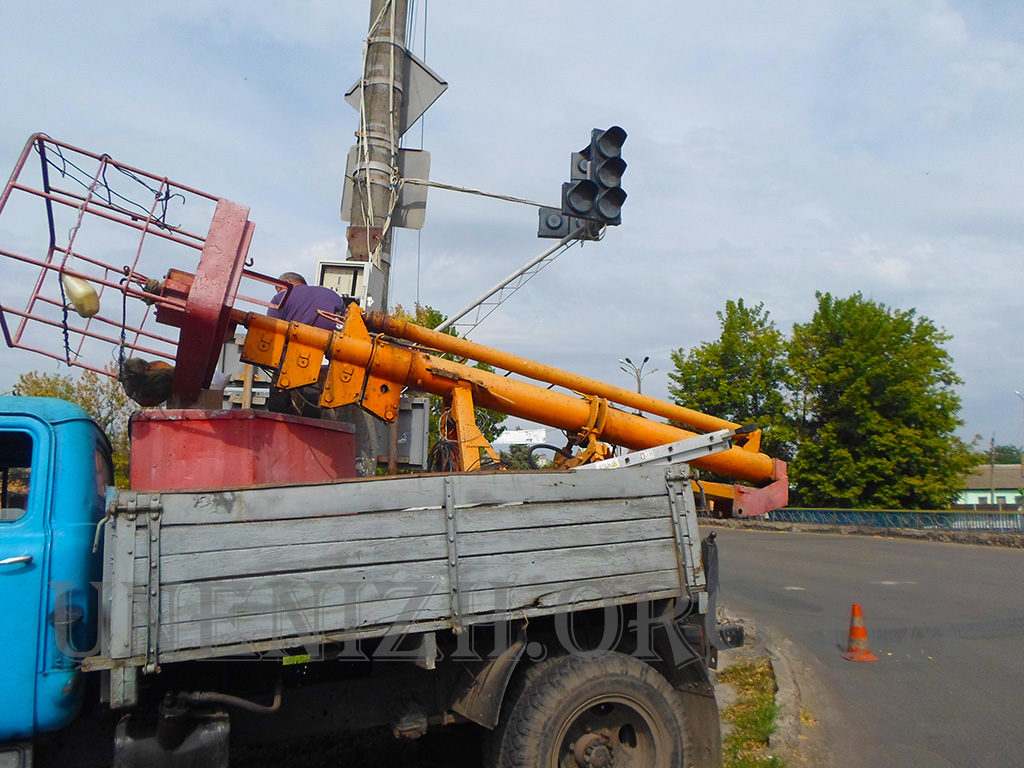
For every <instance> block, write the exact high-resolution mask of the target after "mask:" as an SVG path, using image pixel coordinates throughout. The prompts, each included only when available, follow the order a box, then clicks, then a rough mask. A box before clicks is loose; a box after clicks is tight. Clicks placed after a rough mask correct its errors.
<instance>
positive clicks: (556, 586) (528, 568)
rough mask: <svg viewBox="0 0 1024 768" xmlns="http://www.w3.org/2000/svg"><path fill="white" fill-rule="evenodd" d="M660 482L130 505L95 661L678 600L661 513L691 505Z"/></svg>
mask: <svg viewBox="0 0 1024 768" xmlns="http://www.w3.org/2000/svg"><path fill="white" fill-rule="evenodd" d="M683 471H684V472H685V468H684V469H683ZM674 472H675V473H676V474H678V473H679V472H680V469H679V468H676V469H675V470H674ZM665 473H666V470H665V469H664V468H656V469H655V468H652V469H645V468H639V467H638V468H633V469H628V470H615V471H607V472H605V471H601V472H589V473H585V474H584V473H524V474H514V473H502V474H493V475H456V476H448V477H444V476H415V477H414V476H409V477H398V478H387V479H383V480H364V481H348V482H342V483H336V484H332V485H328V486H323V485H321V486H306V487H287V488H263V489H245V490H235V491H225V492H222V493H167V494H162V495H160V496H159V497H155V496H146V497H144V496H141V495H139V496H138V498H137V499H136V500H135V512H133V513H129V512H128V511H127V510H128V508H129V506H130V505H129V504H127V503H123V504H121V505H120V507H119V511H118V513H117V514H116V515H115V520H114V522H113V523H112V524H111V525H110V526H109V528H110V530H108V533H107V550H106V561H107V563H108V567H109V569H110V571H111V574H110V575H111V576H112V577H113V581H112V584H113V587H112V590H111V593H110V595H109V597H110V598H111V607H110V612H109V614H108V618H109V621H110V622H111V625H110V628H109V630H110V631H109V641H108V642H107V643H106V645H105V647H104V654H105V655H107V656H109V658H111V659H120V660H124V662H125V663H128V664H129V665H137V664H138V665H141V664H142V663H143V660H144V661H145V662H146V663H148V664H149V665H151V666H152V665H153V664H155V663H156V662H157V661H173V660H180V659H185V658H205V657H213V656H219V655H224V654H228V653H239V652H241V650H240V649H244V648H245V647H246V646H249V647H251V648H252V649H254V650H256V649H260V650H266V649H268V648H275V647H277V648H285V647H294V646H296V645H301V644H305V643H308V642H317V641H319V640H323V639H325V638H332V639H337V638H339V637H340V636H349V635H355V634H358V635H363V636H366V635H371V636H372V635H375V634H376V635H383V634H386V633H389V632H400V631H426V630H429V629H431V628H437V627H445V626H450V627H454V628H459V627H461V626H466V625H468V624H472V623H475V622H478V621H484V620H490V619H491V618H495V617H504V618H508V617H510V615H511V616H526V615H536V614H538V613H553V612H556V611H557V610H559V609H563V610H564V609H565V608H566V607H568V606H583V605H586V606H599V605H607V604H614V603H621V602H626V601H627V600H635V599H638V596H645V597H664V596H672V595H678V594H679V593H680V592H681V591H683V590H684V589H685V586H684V585H683V584H682V582H681V574H682V573H684V569H683V567H682V566H683V562H682V561H683V560H684V559H685V558H686V557H689V556H692V555H690V554H687V552H688V551H686V550H685V548H684V547H681V546H680V540H679V536H678V533H679V528H680V524H679V523H678V522H677V521H676V520H675V519H674V514H681V515H683V516H685V515H686V514H688V512H689V513H692V509H691V510H689V511H688V510H685V509H684V510H677V509H676V505H674V504H670V503H669V494H668V493H667V490H666V477H665ZM684 495H686V496H688V494H684ZM134 498H135V497H134V495H133V494H131V493H126V494H123V499H122V501H127V500H129V499H134ZM510 500H515V501H514V502H512V503H510ZM147 501H148V502H149V503H150V508H147V507H146V506H145V503H146V502H147ZM385 505H386V506H388V507H392V508H390V509H384V508H382V507H384V506H385ZM398 505H405V508H398ZM412 507H415V508H412ZM133 514H134V519H132V515H133ZM449 514H450V517H449ZM691 565H692V564H691ZM695 586H700V585H699V584H698V585H695ZM154 591H155V593H156V594H154ZM155 632H158V633H159V634H154V633H155Z"/></svg>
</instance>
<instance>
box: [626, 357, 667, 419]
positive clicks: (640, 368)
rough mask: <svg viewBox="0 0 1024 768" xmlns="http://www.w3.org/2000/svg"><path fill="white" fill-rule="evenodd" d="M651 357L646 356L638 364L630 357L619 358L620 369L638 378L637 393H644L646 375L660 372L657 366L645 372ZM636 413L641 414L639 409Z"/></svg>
mask: <svg viewBox="0 0 1024 768" xmlns="http://www.w3.org/2000/svg"><path fill="white" fill-rule="evenodd" d="M650 359H651V358H650V356H649V355H648V356H645V357H644V359H643V360H641V361H640V365H637V364H636V363H634V362H633V361H632V360H630V359H629V358H628V357H622V358H619V370H620V371H622V372H623V373H628V374H629V375H631V376H632V377H633V378H634V379H636V391H637V394H641V395H642V394H643V382H644V377H645V376H650V375H651V374H652V373H657V372H658V369H657V368H651V370H649V371H647V372H644V366H645V365H647V361H648V360H650ZM636 415H637V416H639V415H640V411H639V410H638V411H637V412H636Z"/></svg>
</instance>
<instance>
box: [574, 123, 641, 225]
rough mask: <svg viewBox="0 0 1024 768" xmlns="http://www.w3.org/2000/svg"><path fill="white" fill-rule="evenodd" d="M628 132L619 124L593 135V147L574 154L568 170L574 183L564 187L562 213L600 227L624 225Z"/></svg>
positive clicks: (597, 131) (591, 145)
mask: <svg viewBox="0 0 1024 768" xmlns="http://www.w3.org/2000/svg"><path fill="white" fill-rule="evenodd" d="M625 141H626V132H625V131H624V130H623V129H622V128H620V127H619V126H617V125H613V126H612V127H611V128H608V129H607V130H604V131H602V130H601V129H599V128H595V129H594V130H593V131H591V133H590V144H589V145H588V146H586V147H584V148H583V149H582V150H581V151H580V152H573V154H572V161H571V165H570V169H569V177H570V179H571V181H567V182H566V183H564V184H563V185H562V213H563V214H564V215H566V216H575V217H577V218H580V219H586V220H588V221H596V222H598V223H600V224H607V225H616V224H621V223H622V204H623V203H624V202H625V201H626V192H625V190H624V189H623V188H622V174H623V173H625V171H626V161H625V160H623V159H622V145H623V144H624V143H625Z"/></svg>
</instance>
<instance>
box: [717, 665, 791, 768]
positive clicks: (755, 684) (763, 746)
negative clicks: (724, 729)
mask: <svg viewBox="0 0 1024 768" xmlns="http://www.w3.org/2000/svg"><path fill="white" fill-rule="evenodd" d="M718 679H719V680H721V681H722V682H724V683H729V684H730V685H732V686H734V687H735V688H736V690H737V691H738V692H739V699H738V700H737V701H736V703H735V704H733V705H732V706H731V707H729V708H728V709H726V710H725V711H724V712H723V713H722V718H723V719H724V720H726V721H727V722H730V723H732V725H733V727H734V728H735V730H734V731H733V732H732V733H731V734H729V736H728V737H727V738H726V739H725V743H724V744H722V752H723V754H724V757H725V768H755V767H756V768H764V766H770V767H771V768H786V764H785V762H783V761H782V760H780V759H779V758H777V757H774V756H772V755H769V754H768V737H769V736H771V734H772V732H773V731H774V730H775V717H776V715H777V714H778V706H777V705H776V703H775V677H774V675H773V674H772V668H771V664H769V662H768V659H767V658H759V659H754V660H752V661H742V662H740V663H738V664H733V665H732V666H731V667H729V668H728V669H725V670H723V671H722V672H721V673H720V674H719V675H718Z"/></svg>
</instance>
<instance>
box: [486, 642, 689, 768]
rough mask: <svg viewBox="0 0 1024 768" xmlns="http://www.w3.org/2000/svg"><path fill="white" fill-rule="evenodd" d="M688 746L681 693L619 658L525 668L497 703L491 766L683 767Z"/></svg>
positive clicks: (565, 659)
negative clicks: (498, 713)
mask: <svg viewBox="0 0 1024 768" xmlns="http://www.w3.org/2000/svg"><path fill="white" fill-rule="evenodd" d="M690 744H691V739H690V733H689V730H688V727H687V722H686V713H685V712H684V711H683V707H682V702H681V700H680V697H679V694H678V693H677V692H676V691H675V689H674V688H672V686H671V685H670V684H669V682H668V681H667V680H666V679H665V678H664V677H662V676H661V675H660V674H658V672H657V671H656V670H655V669H653V668H652V667H650V666H648V665H647V664H644V663H643V662H641V661H639V660H637V659H634V658H632V657H630V656H626V655H624V654H621V653H613V652H603V653H599V654H593V655H589V654H588V655H586V656H582V655H574V656H560V657H557V658H554V659H550V660H548V661H545V662H542V663H540V664H537V665H536V666H534V667H532V668H530V669H529V670H528V671H527V672H526V674H525V675H524V677H523V679H522V680H521V681H520V684H519V686H517V688H516V690H515V691H512V692H511V695H510V697H509V698H508V699H507V700H506V701H505V703H504V704H503V705H502V715H501V721H500V722H499V724H498V727H497V728H496V729H495V731H494V733H493V734H492V737H491V744H490V749H489V753H490V754H489V757H490V760H489V764H490V766H491V767H492V768H526V767H527V766H528V767H529V768H611V766H614V767H615V768H641V767H642V768H683V766H684V765H685V764H686V763H685V760H686V756H687V753H688V751H689V745H690Z"/></svg>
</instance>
